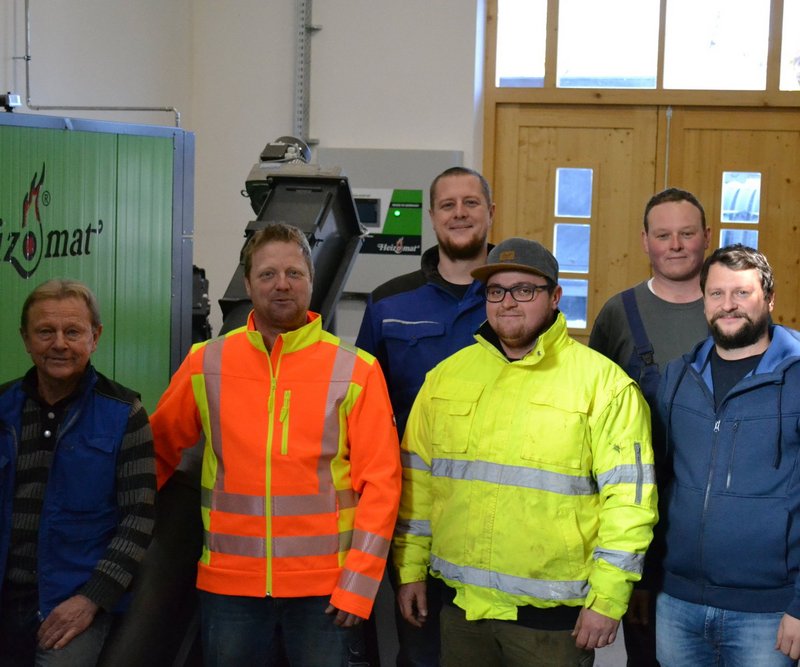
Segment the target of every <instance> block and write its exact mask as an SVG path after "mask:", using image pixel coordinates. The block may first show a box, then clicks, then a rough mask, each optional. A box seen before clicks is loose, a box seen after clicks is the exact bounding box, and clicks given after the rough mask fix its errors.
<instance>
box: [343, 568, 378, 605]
mask: <svg viewBox="0 0 800 667" xmlns="http://www.w3.org/2000/svg"><path fill="white" fill-rule="evenodd" d="M380 583H381V582H380V580H379V579H373V578H372V577H368V576H367V575H365V574H361V573H359V572H353V571H352V570H342V577H341V579H339V587H340V588H342V589H343V590H346V591H348V592H350V593H355V594H356V595H361V596H363V597H365V598H369V599H370V600H374V599H375V595H377V593H378V586H379V585H380Z"/></svg>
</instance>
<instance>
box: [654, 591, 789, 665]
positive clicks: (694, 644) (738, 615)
mask: <svg viewBox="0 0 800 667" xmlns="http://www.w3.org/2000/svg"><path fill="white" fill-rule="evenodd" d="M781 618H783V612H769V613H757V612H745V611H731V610H729V609H719V608H717V607H708V606H706V605H701V604H694V603H692V602H685V601H683V600H678V599H677V598H674V597H671V596H669V595H667V594H666V593H660V594H659V596H658V600H657V602H656V623H657V624H658V629H657V631H656V646H657V648H656V652H657V656H658V661H659V662H660V663H661V667H704V666H706V665H707V666H709V667H718V666H719V667H790V666H791V665H795V664H796V662H795V661H794V660H792V659H791V658H788V657H787V656H785V655H784V654H783V653H781V652H780V651H778V650H777V649H776V648H775V641H776V639H777V637H778V626H779V625H780V622H781Z"/></svg>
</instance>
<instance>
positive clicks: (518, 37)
mask: <svg viewBox="0 0 800 667" xmlns="http://www.w3.org/2000/svg"><path fill="white" fill-rule="evenodd" d="M497 4H498V8H497V75H496V76H497V80H496V81H495V85H497V86H499V87H525V88H541V87H542V86H543V85H544V55H545V38H546V35H547V0H499V2H498V3H497Z"/></svg>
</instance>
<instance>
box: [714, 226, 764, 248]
mask: <svg viewBox="0 0 800 667" xmlns="http://www.w3.org/2000/svg"><path fill="white" fill-rule="evenodd" d="M734 243H741V244H742V245H746V246H749V247H751V248H756V249H757V248H758V231H757V230H755V229H723V230H721V231H720V233H719V246H720V248H722V247H723V246H726V245H733V244H734Z"/></svg>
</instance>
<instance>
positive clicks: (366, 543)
mask: <svg viewBox="0 0 800 667" xmlns="http://www.w3.org/2000/svg"><path fill="white" fill-rule="evenodd" d="M351 548H352V549H358V550H359V551H363V552H364V553H365V554H370V555H371V556H376V557H377V558H384V557H385V556H386V554H387V553H389V540H387V539H386V538H385V537H381V536H380V535H375V533H369V532H367V531H366V530H360V529H358V528H356V529H355V530H354V531H353V544H352V546H351Z"/></svg>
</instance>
